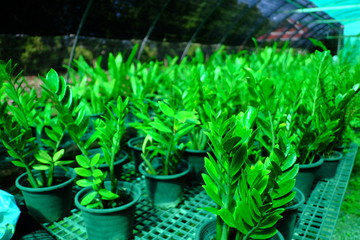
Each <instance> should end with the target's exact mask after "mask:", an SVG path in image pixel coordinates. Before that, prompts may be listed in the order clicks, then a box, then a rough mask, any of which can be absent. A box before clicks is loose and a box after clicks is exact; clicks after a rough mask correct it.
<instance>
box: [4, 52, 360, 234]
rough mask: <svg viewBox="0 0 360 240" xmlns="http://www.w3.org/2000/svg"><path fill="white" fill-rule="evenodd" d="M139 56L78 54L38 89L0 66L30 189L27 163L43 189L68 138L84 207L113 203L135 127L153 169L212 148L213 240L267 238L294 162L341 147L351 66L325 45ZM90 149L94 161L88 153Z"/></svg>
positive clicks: (354, 87) (171, 168)
mask: <svg viewBox="0 0 360 240" xmlns="http://www.w3.org/2000/svg"><path fill="white" fill-rule="evenodd" d="M137 51H138V46H136V47H135V48H134V49H133V51H132V52H131V54H130V55H129V56H128V58H127V59H125V57H124V56H123V55H122V54H121V53H119V54H110V55H109V57H108V58H107V60H108V62H107V68H103V67H102V66H103V63H102V58H99V59H98V60H97V61H96V62H95V63H94V65H93V66H92V65H91V64H89V63H87V62H86V61H85V59H84V58H81V57H80V58H78V59H77V60H75V62H74V65H72V66H71V67H70V68H69V69H68V70H69V73H70V74H69V75H70V79H68V80H66V79H65V78H64V77H62V76H59V74H58V73H57V72H56V71H55V70H53V69H51V70H50V71H49V72H48V73H47V74H46V76H44V77H41V81H42V82H43V86H42V91H41V96H38V95H37V94H36V92H35V91H34V90H30V91H26V90H25V87H24V85H26V84H27V83H26V81H25V80H26V79H25V78H23V77H22V76H21V73H20V74H14V73H13V71H14V68H13V66H12V64H11V62H8V63H1V64H0V65H1V68H0V77H1V78H0V83H1V84H2V85H3V86H2V88H1V91H2V92H1V93H2V97H1V98H0V99H1V100H2V101H1V107H0V111H1V113H2V114H1V118H0V133H1V140H2V143H3V144H4V146H5V147H6V148H7V149H8V152H9V154H10V155H11V156H12V157H13V158H14V161H13V163H14V164H15V165H17V166H20V167H25V168H26V170H27V172H28V173H29V181H30V183H31V185H32V186H33V187H38V186H41V185H43V184H44V183H38V182H37V179H35V178H34V177H33V176H32V175H31V170H32V169H38V170H42V171H43V172H44V174H45V175H46V174H47V175H46V176H47V177H46V178H44V179H47V182H48V184H50V183H51V172H52V171H53V168H54V167H55V166H59V165H66V164H70V163H71V162H69V161H66V160H64V159H62V158H63V156H64V155H65V154H66V152H67V147H66V145H64V144H63V142H64V138H65V137H66V136H68V137H70V138H71V139H72V141H73V143H74V145H76V146H77V148H78V150H79V153H78V154H77V156H76V157H74V158H75V159H71V160H76V166H75V171H76V172H77V174H78V175H79V176H80V179H79V180H78V181H77V183H78V185H79V186H81V187H88V186H91V187H92V188H93V190H94V191H93V192H91V193H90V194H88V195H87V196H86V197H85V198H84V199H83V202H82V204H84V205H87V206H88V207H94V208H109V207H112V206H114V205H116V204H117V201H118V200H119V199H121V192H120V191H119V190H118V189H117V188H116V186H117V182H118V179H116V178H115V177H114V168H113V165H114V161H115V158H116V155H117V153H118V152H119V151H120V149H121V147H120V143H121V141H122V139H123V136H124V134H125V133H126V130H127V129H129V128H135V129H137V130H138V131H137V133H138V135H139V136H143V137H144V138H145V141H144V144H143V154H142V157H143V159H144V161H145V165H146V168H147V169H146V170H147V171H148V172H149V173H152V174H160V175H171V174H175V173H177V171H178V169H177V167H178V163H179V162H180V160H181V158H182V153H181V152H182V150H184V149H185V148H189V149H197V150H205V149H206V150H211V153H210V154H209V155H208V158H206V160H205V168H206V170H207V174H205V175H203V178H204V181H205V185H204V188H205V190H206V192H207V193H208V195H209V196H210V197H211V198H212V200H214V202H215V203H217V205H218V207H217V208H211V209H207V210H209V211H210V212H213V213H214V214H216V215H217V216H218V220H217V221H218V231H217V234H218V236H217V237H218V239H262V238H268V237H271V236H273V235H274V234H275V233H276V229H275V227H274V226H275V224H276V222H277V221H278V220H279V218H280V217H281V213H282V212H283V210H284V208H283V207H284V205H286V204H287V203H289V202H290V201H291V200H292V198H293V197H294V192H293V191H292V189H293V187H294V184H295V180H294V179H295V176H296V174H297V171H298V168H299V164H300V165H301V164H308V163H312V162H313V161H316V158H315V157H316V156H317V155H326V154H330V153H331V151H332V149H333V148H334V147H335V146H339V145H341V144H343V143H344V139H343V137H344V136H345V132H346V130H347V126H348V123H349V122H350V120H352V119H351V118H352V117H354V116H357V114H358V113H359V112H358V109H357V108H356V104H354V101H358V100H357V98H356V94H357V93H358V92H359V91H360V88H359V83H358V78H357V77H358V76H359V71H360V70H359V69H360V68H359V67H358V65H350V64H348V65H346V64H345V65H344V64H343V63H342V62H340V61H338V60H337V59H336V58H334V57H332V56H331V55H330V52H329V51H323V52H320V51H317V52H315V53H314V54H298V53H297V52H296V50H295V49H291V48H287V47H286V46H285V47H283V48H282V49H278V48H277V46H276V45H275V46H273V47H267V48H265V49H257V50H256V51H255V52H246V51H242V52H239V53H237V54H232V55H228V54H226V53H225V52H224V51H223V49H220V50H219V51H217V52H216V53H214V54H213V55H211V56H210V57H208V58H206V57H205V55H204V53H203V52H202V51H201V50H200V49H197V50H196V51H195V54H194V57H193V58H184V59H182V60H181V61H180V60H179V58H178V57H167V58H166V59H165V60H164V61H155V60H154V61H148V62H140V61H138V60H136V59H135V55H136V53H137ZM14 75H15V76H14ZM0 87H1V86H0ZM94 114H96V115H98V116H99V117H98V119H97V120H94V121H91V120H90V118H91V117H92V115H94ZM91 125H92V127H90V126H91ZM91 128H93V129H91ZM94 145H98V146H100V147H101V149H102V151H103V156H104V157H103V158H100V155H95V156H93V157H91V156H90V154H89V150H90V148H91V147H92V146H94ZM49 150H50V151H49ZM159 159H160V161H161V164H162V167H161V168H157V167H156V164H155V163H156V161H158V160H159ZM100 163H106V164H108V166H109V171H108V172H103V171H102V170H100V169H99V165H100ZM49 174H50V175H49ZM107 176H109V177H110V182H111V185H110V186H107V185H106V184H105V182H106V178H107ZM248 206H250V207H248ZM244 212H245V213H246V214H244Z"/></svg>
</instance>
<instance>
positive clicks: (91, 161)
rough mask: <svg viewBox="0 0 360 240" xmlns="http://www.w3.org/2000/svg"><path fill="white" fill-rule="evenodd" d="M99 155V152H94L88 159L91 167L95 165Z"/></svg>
mask: <svg viewBox="0 0 360 240" xmlns="http://www.w3.org/2000/svg"><path fill="white" fill-rule="evenodd" d="M100 156H101V155H100V153H97V154H95V155H94V156H93V157H92V158H91V160H90V165H91V166H93V167H94V166H97V165H98V164H99V161H100Z"/></svg>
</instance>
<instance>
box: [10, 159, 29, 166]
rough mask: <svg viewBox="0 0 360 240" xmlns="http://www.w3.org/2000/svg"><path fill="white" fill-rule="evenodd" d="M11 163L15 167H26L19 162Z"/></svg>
mask: <svg viewBox="0 0 360 240" xmlns="http://www.w3.org/2000/svg"><path fill="white" fill-rule="evenodd" d="M11 162H12V164H14V165H15V166H17V167H25V166H26V165H25V164H24V163H22V162H20V161H16V160H13V161H11Z"/></svg>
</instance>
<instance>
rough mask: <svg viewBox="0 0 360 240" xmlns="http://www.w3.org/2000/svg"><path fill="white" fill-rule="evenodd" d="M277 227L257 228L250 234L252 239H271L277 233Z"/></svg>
mask: <svg viewBox="0 0 360 240" xmlns="http://www.w3.org/2000/svg"><path fill="white" fill-rule="evenodd" d="M277 231H278V230H277V229H276V228H275V227H271V228H268V229H258V230H256V231H254V233H252V234H251V235H250V237H251V238H252V239H271V238H272V237H273V236H275V234H276V233H277Z"/></svg>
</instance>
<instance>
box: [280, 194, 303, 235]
mask: <svg viewBox="0 0 360 240" xmlns="http://www.w3.org/2000/svg"><path fill="white" fill-rule="evenodd" d="M293 190H294V191H295V192H296V195H295V198H294V200H293V201H294V204H292V205H291V206H288V207H286V208H285V211H284V212H283V213H282V214H281V215H282V216H283V218H282V219H280V220H279V221H278V222H277V224H276V228H277V229H278V230H279V231H280V232H281V234H282V235H283V236H284V239H285V240H291V239H292V236H293V234H294V229H295V226H296V224H297V220H298V219H297V214H298V210H299V208H300V206H301V205H303V204H304V203H305V196H304V194H303V193H302V192H301V190H300V189H298V188H294V189H293Z"/></svg>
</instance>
